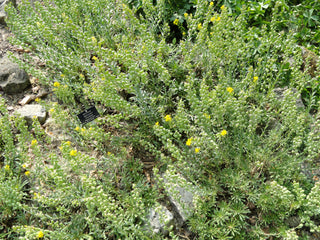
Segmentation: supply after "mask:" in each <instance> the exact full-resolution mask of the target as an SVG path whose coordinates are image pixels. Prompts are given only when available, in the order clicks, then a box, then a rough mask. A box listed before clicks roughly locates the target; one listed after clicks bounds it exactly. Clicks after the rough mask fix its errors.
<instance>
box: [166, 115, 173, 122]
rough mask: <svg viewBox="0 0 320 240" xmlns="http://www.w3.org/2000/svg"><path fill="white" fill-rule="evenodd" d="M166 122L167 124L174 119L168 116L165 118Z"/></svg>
mask: <svg viewBox="0 0 320 240" xmlns="http://www.w3.org/2000/svg"><path fill="white" fill-rule="evenodd" d="M164 120H165V121H166V122H171V121H172V118H171V115H169V114H168V115H166V116H165V117H164Z"/></svg>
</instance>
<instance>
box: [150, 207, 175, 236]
mask: <svg viewBox="0 0 320 240" xmlns="http://www.w3.org/2000/svg"><path fill="white" fill-rule="evenodd" d="M173 220H174V217H173V215H172V213H171V212H170V211H169V210H168V209H167V208H165V207H163V206H161V205H160V207H158V208H157V209H153V208H152V209H150V213H149V215H148V221H149V226H150V227H151V230H152V232H154V233H159V232H161V233H163V234H165V235H166V234H168V231H167V230H166V227H170V226H171V225H172V224H173Z"/></svg>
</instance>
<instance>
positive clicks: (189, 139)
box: [186, 138, 193, 146]
mask: <svg viewBox="0 0 320 240" xmlns="http://www.w3.org/2000/svg"><path fill="white" fill-rule="evenodd" d="M192 140H193V138H188V140H187V142H186V145H187V146H190V145H191V143H192Z"/></svg>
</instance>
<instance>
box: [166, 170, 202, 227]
mask: <svg viewBox="0 0 320 240" xmlns="http://www.w3.org/2000/svg"><path fill="white" fill-rule="evenodd" d="M163 179H164V183H165V189H166V192H167V194H168V197H169V200H170V202H171V204H172V206H173V207H174V210H175V212H176V213H177V214H178V215H179V216H180V218H181V219H180V220H181V221H179V219H177V223H178V224H179V225H182V224H183V223H184V222H186V221H187V219H188V217H190V216H191V215H192V213H193V210H194V204H193V199H194V197H195V196H196V195H198V194H197V191H196V188H195V187H194V186H192V185H191V184H190V183H188V182H187V181H186V179H185V178H184V177H182V176H181V175H180V174H172V173H170V171H166V172H165V174H164V175H163Z"/></svg>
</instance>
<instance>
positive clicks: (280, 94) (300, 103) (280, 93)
mask: <svg viewBox="0 0 320 240" xmlns="http://www.w3.org/2000/svg"><path fill="white" fill-rule="evenodd" d="M288 89H289V88H288V87H284V88H275V89H273V92H274V93H275V95H276V97H277V99H278V100H280V101H281V100H283V99H284V94H285V92H286V91H287V90H288ZM291 92H292V94H296V93H297V92H298V90H297V89H295V88H291ZM296 106H297V108H304V107H305V106H304V104H303V101H302V98H301V94H298V97H297V98H296Z"/></svg>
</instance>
